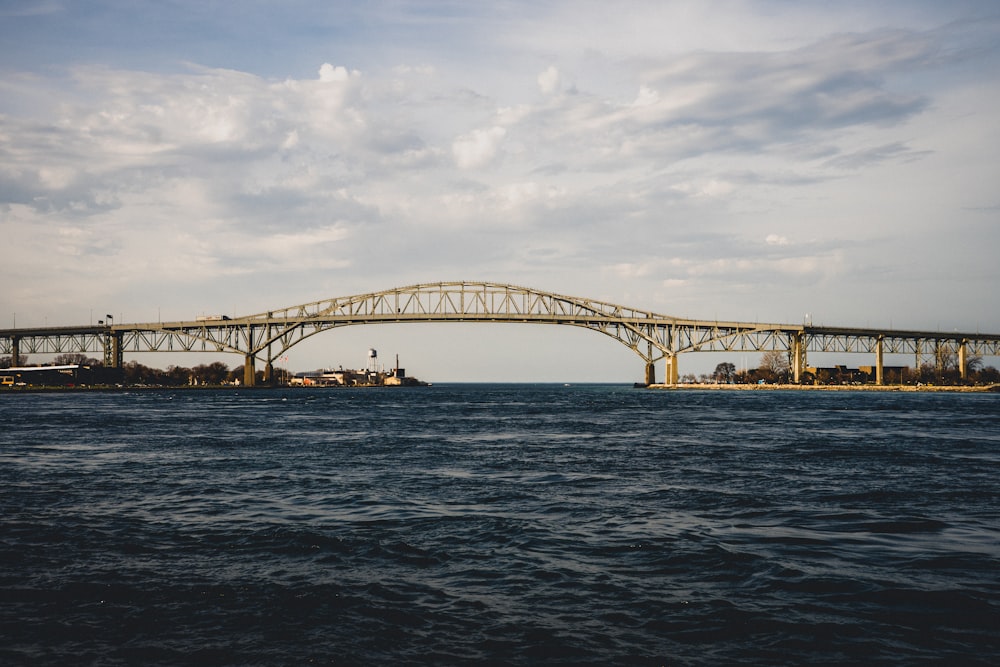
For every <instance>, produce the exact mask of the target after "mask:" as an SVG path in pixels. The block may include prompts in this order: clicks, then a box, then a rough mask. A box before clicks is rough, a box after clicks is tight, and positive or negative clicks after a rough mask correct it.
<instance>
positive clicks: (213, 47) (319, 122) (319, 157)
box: [0, 0, 1000, 382]
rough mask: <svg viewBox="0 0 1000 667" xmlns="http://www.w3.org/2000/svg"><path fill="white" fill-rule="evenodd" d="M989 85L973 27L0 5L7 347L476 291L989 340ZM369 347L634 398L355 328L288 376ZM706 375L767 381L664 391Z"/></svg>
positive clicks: (471, 331)
mask: <svg viewBox="0 0 1000 667" xmlns="http://www.w3.org/2000/svg"><path fill="white" fill-rule="evenodd" d="M997 72H1000V4H997V3H996V2H994V1H993V0H985V1H972V0H955V1H951V2H947V3H944V2H939V1H937V0H935V1H926V2H925V1H923V0H912V1H906V2H901V1H893V0H887V1H884V2H878V3H872V2H868V1H867V0H865V1H858V2H856V1H853V0H847V1H844V2H837V3H830V2H826V1H822V2H820V1H808V0H806V1H802V2H795V3H789V2H783V1H781V2H779V1H750V0H723V1H711V0H708V1H691V2H687V1H679V2H663V1H651V2H645V1H631V2H630V1H625V2H620V3H607V2H590V1H588V0H577V1H572V2H564V1H550V2H545V1H542V2H536V1H525V2H522V1H520V0H507V1H504V0H499V1H497V2H489V3H475V2H472V3H470V2H460V1H458V0H454V1H428V2H416V1H413V2H410V1H407V0H395V1H387V2H379V1H377V0H376V1H373V2H364V3H358V2H342V1H336V0H334V1H325V0H324V1H319V0H316V1H311V0H291V1H283V2H265V1H263V0H261V1H254V0H247V1H244V2H221V1H219V2H211V1H210V2H206V1H205V0H199V1H198V2H194V1H188V0H158V1H155V2H151V1H150V2H147V1H143V0H92V1H71V0H33V1H30V2H29V1H20V0H0V237H2V238H3V245H2V247H3V248H4V252H3V253H2V257H3V261H2V262H0V327H4V328H6V327H10V326H17V327H22V326H45V325H49V326H52V325H74V324H89V323H91V322H95V321H96V319H98V318H103V316H104V315H105V314H108V313H110V314H113V315H114V317H115V321H116V322H119V323H126V322H155V321H160V320H162V321H168V320H184V319H193V318H194V317H197V316H198V315H205V314H212V315H214V314H227V315H230V316H239V315H240V314H249V313H257V312H261V311H265V310H270V309H278V308H283V307H286V306H291V305H294V304H299V303H306V302H311V301H318V300H321V299H326V298H331V297H335V296H346V295H352V294H361V293H367V292H372V291H380V290H385V289H390V288H394V287H402V286H406V285H412V284H416V283H426V282H438V281H455V280H470V281H475V280H487V281H495V282H502V283H512V284H515V285H522V286H527V287H532V288H536V289H539V290H542V291H548V292H556V293H560V294H566V295H571V296H580V297H588V298H593V299H600V300H604V301H610V302H614V303H619V304H622V305H626V306H629V307H633V308H639V309H643V310H652V311H655V312H658V313H661V314H664V315H672V316H678V317H690V318H698V319H713V320H714V319H719V320H746V321H761V322H786V323H798V322H803V321H805V320H806V319H808V320H809V321H811V322H813V323H815V324H826V325H838V326H862V327H887V328H890V327H891V328H897V329H921V330H923V329H929V330H935V331H937V330H944V331H952V330H959V331H973V332H975V331H981V332H990V333H1000V308H998V306H1000V296H998V293H1000V292H998V288H1000V261H998V257H997V256H998V254H1000V253H998V251H1000V188H998V187H997V185H998V184H1000V75H998V74H997ZM369 347H375V348H376V349H378V350H379V353H380V355H381V358H382V359H383V360H384V361H385V362H386V363H387V364H388V365H391V364H392V363H394V355H396V354H399V355H400V357H401V358H400V363H401V365H403V366H405V367H406V368H407V369H408V371H409V372H410V373H411V374H413V375H417V376H419V377H421V379H425V380H431V381H559V382H562V381H575V382H584V381H629V382H631V381H633V380H640V379H642V372H643V363H642V361H641V359H639V357H637V356H636V355H635V354H634V353H632V352H631V351H629V350H628V349H627V348H625V347H624V346H622V345H620V344H619V343H617V342H615V341H614V340H612V339H610V338H607V337H605V336H602V335H600V334H598V333H595V332H591V331H586V330H580V329H576V328H573V327H544V326H538V325H448V324H421V325H378V326H365V327H350V328H347V329H342V330H336V331H331V332H327V333H324V334H322V335H318V336H314V337H312V338H310V339H309V340H308V341H306V342H304V343H302V344H301V345H299V346H296V347H294V348H292V349H291V350H290V351H289V353H288V361H287V362H285V364H286V365H287V366H288V367H289V368H290V369H292V370H309V369H314V368H317V367H321V366H337V365H343V366H345V367H351V366H362V365H364V363H365V361H366V359H367V350H368V348H369ZM129 358H130V356H129V355H127V356H126V360H128V359H129ZM131 358H135V359H137V360H141V361H142V362H143V363H148V364H149V365H155V366H159V367H166V366H168V365H171V364H177V365H192V364H196V363H209V362H211V361H215V360H222V361H226V362H227V363H229V364H231V365H237V364H238V363H240V359H239V357H237V356H232V355H231V356H222V357H210V356H209V355H206V354H202V355H200V356H193V357H189V358H184V357H183V355H177V354H158V355H148V356H141V357H140V356H136V355H131ZM720 360H729V361H732V362H734V363H736V365H738V366H745V365H750V366H754V365H756V356H755V355H747V354H740V355H737V356H736V358H732V357H730V358H720V357H717V356H714V355H709V354H689V355H684V356H683V357H682V359H681V362H680V363H681V373H682V374H683V373H686V372H694V373H705V372H710V371H711V370H712V369H713V368H714V366H715V364H716V363H718V362H719V361H720ZM34 361H42V359H40V358H39V359H36V360H34ZM813 361H818V360H814V359H813V358H810V362H813ZM845 361H846V363H848V364H851V365H858V364H870V363H872V360H870V359H867V358H866V357H865V356H864V355H852V356H851V357H850V358H847V359H846V360H845ZM892 361H893V360H887V363H890V362H892ZM903 363H906V360H904V361H903ZM657 372H658V374H659V376H660V377H662V373H663V369H662V368H660V369H658V371H657Z"/></svg>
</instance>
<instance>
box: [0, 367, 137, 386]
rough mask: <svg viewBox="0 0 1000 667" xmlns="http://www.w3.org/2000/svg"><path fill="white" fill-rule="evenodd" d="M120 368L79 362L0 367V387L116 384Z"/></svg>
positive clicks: (119, 379) (119, 376)
mask: <svg viewBox="0 0 1000 667" xmlns="http://www.w3.org/2000/svg"><path fill="white" fill-rule="evenodd" d="M122 377H123V374H122V369H120V368H105V367H103V366H84V365H81V364H62V365H52V366H19V367H15V368H0V387H79V386H86V385H108V384H117V383H119V382H121V381H122Z"/></svg>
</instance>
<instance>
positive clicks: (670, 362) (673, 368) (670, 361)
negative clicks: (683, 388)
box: [663, 353, 680, 387]
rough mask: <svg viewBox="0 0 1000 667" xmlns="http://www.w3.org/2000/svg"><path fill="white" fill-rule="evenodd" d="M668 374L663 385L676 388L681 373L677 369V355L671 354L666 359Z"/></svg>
mask: <svg viewBox="0 0 1000 667" xmlns="http://www.w3.org/2000/svg"><path fill="white" fill-rule="evenodd" d="M666 365H667V368H666V374H665V377H664V378H663V383H664V384H667V385H670V386H671V387H676V386H677V382H678V380H679V379H680V372H679V370H678V368H677V366H678V364H677V354H676V353H675V354H671V355H670V356H668V357H666Z"/></svg>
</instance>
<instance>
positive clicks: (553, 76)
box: [538, 65, 562, 95]
mask: <svg viewBox="0 0 1000 667" xmlns="http://www.w3.org/2000/svg"><path fill="white" fill-rule="evenodd" d="M561 83H562V79H561V77H560V75H559V70H558V69H556V67H555V66H554V65H550V66H549V67H547V68H546V69H545V70H544V71H542V72H541V73H540V74H539V75H538V88H539V90H541V91H542V92H543V93H545V94H546V95H551V94H552V93H554V92H556V91H558V90H559V87H560V84H561Z"/></svg>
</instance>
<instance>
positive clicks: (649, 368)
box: [646, 361, 656, 386]
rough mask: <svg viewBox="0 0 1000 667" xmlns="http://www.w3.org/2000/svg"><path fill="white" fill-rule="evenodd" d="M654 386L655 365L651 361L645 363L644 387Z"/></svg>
mask: <svg viewBox="0 0 1000 667" xmlns="http://www.w3.org/2000/svg"><path fill="white" fill-rule="evenodd" d="M651 384H656V365H655V364H653V362H652V361H647V362H646V386H649V385H651Z"/></svg>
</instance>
